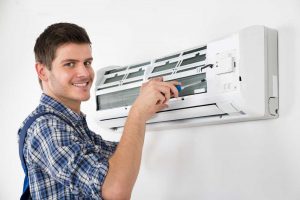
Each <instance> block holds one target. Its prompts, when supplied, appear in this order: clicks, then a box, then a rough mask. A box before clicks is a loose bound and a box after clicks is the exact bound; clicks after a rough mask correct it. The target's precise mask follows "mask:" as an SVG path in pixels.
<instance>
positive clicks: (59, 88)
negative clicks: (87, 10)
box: [46, 43, 94, 109]
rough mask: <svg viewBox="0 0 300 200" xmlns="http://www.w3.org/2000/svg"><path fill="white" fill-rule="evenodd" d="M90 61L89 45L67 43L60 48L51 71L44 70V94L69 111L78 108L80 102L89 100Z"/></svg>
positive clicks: (90, 83)
mask: <svg viewBox="0 0 300 200" xmlns="http://www.w3.org/2000/svg"><path fill="white" fill-rule="evenodd" d="M92 60H93V58H92V50H91V47H90V45H89V44H75V43H68V44H64V45H62V46H60V47H59V48H58V49H57V50H56V54H55V58H54V60H53V62H52V68H51V70H50V71H49V70H46V71H47V77H48V80H47V82H46V84H47V89H46V94H48V95H50V96H52V97H53V98H55V99H57V100H59V101H60V102H62V103H63V104H65V105H66V106H68V107H70V108H71V109H73V108H79V107H80V103H81V101H86V100H88V99H89V98H90V88H91V86H92V82H93V79H94V70H93V68H92V66H91V63H92ZM78 106H79V107H78Z"/></svg>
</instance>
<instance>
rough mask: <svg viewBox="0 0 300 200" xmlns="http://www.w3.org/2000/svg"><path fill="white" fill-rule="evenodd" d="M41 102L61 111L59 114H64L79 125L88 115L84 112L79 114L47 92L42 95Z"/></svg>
mask: <svg viewBox="0 0 300 200" xmlns="http://www.w3.org/2000/svg"><path fill="white" fill-rule="evenodd" d="M40 104H42V105H45V106H46V107H51V108H52V109H53V111H54V112H59V114H62V115H64V116H65V117H66V118H68V119H70V120H71V122H72V123H74V125H78V124H80V123H82V122H83V121H85V117H86V115H85V114H84V113H82V112H80V114H78V113H76V112H74V111H73V110H72V109H70V108H68V107H66V106H65V105H64V104H62V103H60V102H59V101H57V100H56V99H54V98H52V97H50V96H48V95H47V94H45V93H43V94H42V96H41V100H40Z"/></svg>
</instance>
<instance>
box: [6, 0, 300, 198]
mask: <svg viewBox="0 0 300 200" xmlns="http://www.w3.org/2000/svg"><path fill="white" fill-rule="evenodd" d="M299 19H300V1H298V0H285V1H279V0H251V1H250V0H249V1H245V0H244V1H242V0H227V1H217V0H207V1H203V0H185V1H179V0H151V1H146V0H144V1H142V0H140V1H139V0H130V1H125V0H101V1H100V0H94V1H88V0H86V1H74V0H69V1H60V0H51V1H47V2H44V1H38V0H36V1H34V0H11V1H9V0H1V1H0V56H1V60H0V61H1V62H0V67H1V74H0V77H1V78H0V81H1V83H0V87H1V103H0V111H1V115H0V118H1V119H0V123H1V126H0V127H1V139H0V154H1V156H0V159H1V165H0V167H1V168H0V177H1V178H0V179H1V180H0V199H5V200H7V199H17V198H18V196H19V193H20V191H21V185H22V181H23V172H22V170H21V166H20V162H19V158H18V149H17V148H18V147H17V133H16V131H17V129H18V127H19V125H20V123H21V122H22V121H23V119H24V118H25V117H26V116H27V114H29V112H31V111H32V110H33V109H34V108H35V106H36V105H37V104H38V102H39V97H40V93H41V91H40V89H39V85H38V83H37V78H36V75H35V71H34V56H33V46H34V43H35V39H36V37H37V36H38V35H39V34H40V33H41V32H42V30H44V28H45V27H46V26H48V25H50V24H51V23H54V22H62V21H67V22H73V23H77V24H79V25H81V26H83V27H85V28H86V30H87V31H88V33H89V34H90V37H91V39H92V41H93V56H94V59H95V62H94V68H95V69H98V68H99V67H104V66H107V65H111V64H118V65H124V64H132V63H137V62H140V61H145V60H148V59H152V58H155V57H158V56H163V55H165V54H169V53H173V52H177V51H180V50H183V49H186V48H190V47H194V46H197V45H201V44H205V43H206V42H209V41H212V40H214V39H216V38H218V37H222V36H225V35H227V34H230V33H232V32H235V31H238V30H239V29H241V28H244V27H247V26H250V25H255V24H260V25H266V26H268V27H271V28H275V29H277V30H278V31H279V73H280V117H279V119H276V120H266V121H255V122H244V123H235V124H225V125H215V126H204V127H197V128H188V129H181V130H169V131H162V132H153V133H150V132H149V133H147V136H146V141H145V148H144V156H143V163H142V167H141V172H140V176H139V178H138V181H137V184H136V187H135V189H134V191H133V195H132V199H143V200H152V199H156V200H168V199H171V200H177V199H201V200H215V199H222V200H223V199H226V200H227V199H228V200H238V199H243V200H248V199H249V200H250V199H251V200H252V199H255V200H296V199H300V121H299V118H300V114H299V111H300V86H299V83H298V82H299V76H300V67H299V65H300V59H299V57H300V56H299V55H300V54H299V53H300V20H299ZM82 108H83V111H84V112H85V113H87V114H88V116H90V118H89V119H88V122H89V125H90V127H91V129H93V130H95V131H96V132H99V133H100V134H101V135H103V137H104V138H107V139H117V138H118V136H116V135H112V134H111V133H107V132H101V130H100V131H99V127H97V125H96V124H95V122H94V120H93V115H94V114H95V102H94V98H91V100H90V101H89V102H87V103H85V104H84V105H83V107H82Z"/></svg>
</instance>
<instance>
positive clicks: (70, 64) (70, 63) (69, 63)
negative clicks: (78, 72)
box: [64, 62, 75, 67]
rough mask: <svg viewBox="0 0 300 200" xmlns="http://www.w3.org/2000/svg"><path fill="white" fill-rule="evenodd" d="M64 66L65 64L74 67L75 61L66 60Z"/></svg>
mask: <svg viewBox="0 0 300 200" xmlns="http://www.w3.org/2000/svg"><path fill="white" fill-rule="evenodd" d="M64 66H66V67H74V66H75V63H74V62H68V63H65V64H64Z"/></svg>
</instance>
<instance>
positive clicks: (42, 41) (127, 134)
mask: <svg viewBox="0 0 300 200" xmlns="http://www.w3.org/2000/svg"><path fill="white" fill-rule="evenodd" d="M34 53H35V60H36V64H35V69H36V73H37V76H38V78H39V82H40V85H41V88H42V95H41V99H40V103H39V105H38V106H37V108H36V109H35V110H34V111H33V112H32V113H31V114H30V115H29V116H28V117H27V118H26V120H25V121H24V122H23V125H22V126H21V128H20V130H19V135H20V133H21V130H22V128H24V124H26V122H27V121H28V120H29V119H30V118H32V117H33V116H37V114H40V113H42V114H41V115H40V116H39V117H37V118H36V119H34V120H33V122H32V124H31V125H30V126H29V127H28V129H26V130H25V131H23V132H26V133H27V136H26V137H25V140H24V147H22V146H21V147H22V148H21V153H23V156H24V160H25V165H26V167H27V170H28V178H29V192H30V193H29V196H31V198H32V199H130V196H131V192H132V189H133V186H134V184H135V181H136V178H137V176H138V173H139V168H140V163H141V155H142V148H143V144H144V137H145V124H146V121H147V120H148V119H149V118H151V117H152V116H153V115H154V114H155V113H156V112H158V111H160V110H162V109H164V108H166V107H167V103H168V101H169V99H170V97H171V96H174V97H178V91H177V89H176V87H175V86H176V85H179V84H180V83H178V82H177V81H171V82H163V81H162V78H156V79H153V80H150V81H148V82H147V83H144V84H143V85H142V86H141V90H140V94H139V96H138V97H137V99H136V100H135V102H134V103H133V105H132V107H131V109H130V111H129V115H128V117H127V120H126V123H125V125H124V131H123V134H122V137H121V139H120V141H119V143H116V142H110V141H105V140H103V139H102V138H101V136H100V135H97V134H95V133H94V132H92V131H91V130H90V129H89V128H88V126H87V122H86V116H85V114H83V113H82V112H81V109H80V105H81V102H82V101H87V100H88V99H89V98H90V88H91V86H92V83H93V80H94V70H93V68H92V61H93V57H92V48H91V41H90V39H89V36H88V34H87V33H86V31H85V29H83V28H82V27H80V26H78V25H75V24H71V23H57V24H53V25H50V26H49V27H47V28H46V29H45V30H44V32H43V33H41V35H40V36H39V37H38V38H37V40H36V43H35V46H34ZM20 145H22V144H20ZM25 189H26V188H25ZM27 191H28V190H27ZM26 198H28V196H27V197H26Z"/></svg>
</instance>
